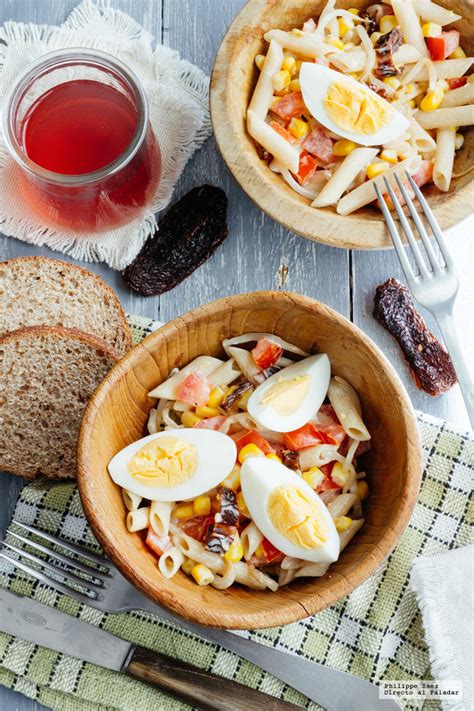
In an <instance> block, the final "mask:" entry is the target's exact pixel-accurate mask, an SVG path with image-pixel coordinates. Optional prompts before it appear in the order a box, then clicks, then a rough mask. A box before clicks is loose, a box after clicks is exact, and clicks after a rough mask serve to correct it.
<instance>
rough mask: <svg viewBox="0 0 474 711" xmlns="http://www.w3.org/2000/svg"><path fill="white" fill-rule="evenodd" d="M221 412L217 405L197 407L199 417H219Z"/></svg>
mask: <svg viewBox="0 0 474 711" xmlns="http://www.w3.org/2000/svg"><path fill="white" fill-rule="evenodd" d="M220 414H221V413H220V411H219V410H218V409H217V407H209V406H208V405H199V407H196V415H197V416H198V417H202V418H205V417H217V415H220Z"/></svg>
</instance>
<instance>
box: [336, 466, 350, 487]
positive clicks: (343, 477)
mask: <svg viewBox="0 0 474 711" xmlns="http://www.w3.org/2000/svg"><path fill="white" fill-rule="evenodd" d="M351 476H352V471H351V470H350V469H344V466H343V465H342V463H341V462H336V463H335V464H334V466H333V468H332V471H331V479H332V480H333V482H334V483H335V484H338V485H339V486H345V485H346V484H347V482H348V481H349V479H350V478H351Z"/></svg>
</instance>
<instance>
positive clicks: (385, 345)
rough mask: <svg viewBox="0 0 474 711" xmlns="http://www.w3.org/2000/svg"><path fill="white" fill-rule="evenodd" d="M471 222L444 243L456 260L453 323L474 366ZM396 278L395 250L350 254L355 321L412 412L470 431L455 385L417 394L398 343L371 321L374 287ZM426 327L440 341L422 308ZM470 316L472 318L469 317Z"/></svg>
mask: <svg viewBox="0 0 474 711" xmlns="http://www.w3.org/2000/svg"><path fill="white" fill-rule="evenodd" d="M473 226H474V221H473V220H472V219H469V220H466V221H465V222H464V223H462V224H460V225H458V226H456V227H455V228H453V229H451V230H450V231H449V233H447V235H446V236H447V241H448V246H449V248H450V251H451V253H452V256H453V259H454V261H455V264H456V267H457V271H458V274H459V280H460V289H459V293H458V297H457V300H456V305H455V323H456V327H457V330H458V334H459V338H460V342H461V345H462V347H463V351H464V353H465V354H466V358H467V360H468V362H469V363H471V364H472V363H474V338H473V333H472V329H471V328H469V327H468V320H469V322H471V321H472V304H473V280H472V268H473V265H474V246H473V240H472V238H473V236H474V230H473ZM391 276H394V277H396V278H397V279H399V280H400V281H402V282H403V283H405V279H404V276H403V273H402V270H401V267H400V265H399V263H398V259H397V257H396V254H395V253H394V251H393V250H385V251H383V252H370V253H369V252H354V255H353V309H354V314H353V318H354V322H355V323H356V324H357V325H358V326H359V327H360V328H361V329H362V330H363V331H364V332H365V333H366V334H367V335H368V336H369V337H370V338H372V339H373V340H374V341H375V343H376V344H377V345H378V346H379V348H381V349H382V351H383V352H384V354H385V355H386V356H387V357H388V359H389V360H390V362H391V363H392V365H393V366H394V368H395V370H396V371H397V373H398V375H399V376H400V378H401V380H402V382H403V383H404V385H405V387H406V389H407V391H408V393H409V395H410V398H411V401H412V403H413V405H414V407H415V408H417V409H419V410H422V411H423V412H426V413H429V414H431V415H435V416H437V417H441V418H443V419H446V420H448V421H450V422H452V423H453V424H456V425H457V426H458V427H463V428H466V429H470V425H469V419H468V416H467V413H466V410H465V407H464V403H463V400H462V395H461V392H460V390H459V386H457V385H456V386H455V387H454V388H453V389H452V390H451V391H450V392H448V393H446V394H444V395H441V396H440V397H437V398H433V397H431V396H430V395H428V394H426V393H425V392H423V391H422V390H419V389H418V388H417V387H416V385H415V383H414V382H413V380H412V378H411V376H410V374H409V371H408V368H407V366H406V364H405V362H404V360H403V357H402V355H401V352H400V349H399V347H398V344H397V343H396V341H395V340H394V339H393V338H392V337H391V336H390V335H389V334H388V333H387V331H386V330H385V329H384V328H382V326H380V325H379V324H378V323H377V322H376V321H375V319H374V318H373V316H372V309H373V298H374V293H375V288H376V287H377V286H378V285H379V284H382V283H383V282H384V281H385V280H386V279H388V278H389V277H391ZM419 310H420V312H421V313H422V314H423V316H424V318H425V320H426V322H427V324H428V326H429V328H430V329H431V330H432V331H433V333H435V334H436V335H437V337H438V338H441V336H440V333H439V329H438V326H437V324H436V323H435V321H434V319H433V317H432V316H431V314H430V313H428V312H427V311H426V310H425V309H422V308H420V309H419ZM469 314H471V317H469Z"/></svg>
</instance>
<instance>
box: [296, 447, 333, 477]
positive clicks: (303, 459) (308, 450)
mask: <svg viewBox="0 0 474 711" xmlns="http://www.w3.org/2000/svg"><path fill="white" fill-rule="evenodd" d="M337 450H338V445H337V444H316V445H314V447H305V448H304V449H302V450H301V451H300V466H301V469H302V471H306V470H307V469H311V467H322V466H324V464H329V462H333V461H334V460H335V459H336V457H337Z"/></svg>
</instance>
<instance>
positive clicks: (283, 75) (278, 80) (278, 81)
mask: <svg viewBox="0 0 474 711" xmlns="http://www.w3.org/2000/svg"><path fill="white" fill-rule="evenodd" d="M272 81H273V88H274V89H275V91H283V89H286V87H287V86H288V84H289V83H290V81H291V75H290V72H287V71H286V69H281V70H280V71H279V72H277V73H276V74H275V75H274V77H273V80H272Z"/></svg>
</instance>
